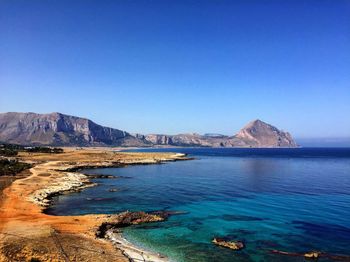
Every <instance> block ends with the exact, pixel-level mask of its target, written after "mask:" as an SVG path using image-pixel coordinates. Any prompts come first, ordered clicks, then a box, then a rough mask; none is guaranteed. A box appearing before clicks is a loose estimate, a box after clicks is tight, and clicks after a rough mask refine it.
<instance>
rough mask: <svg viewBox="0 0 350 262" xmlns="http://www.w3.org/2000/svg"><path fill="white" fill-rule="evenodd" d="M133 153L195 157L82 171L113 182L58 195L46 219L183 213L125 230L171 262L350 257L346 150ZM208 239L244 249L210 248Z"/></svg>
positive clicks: (349, 161)
mask: <svg viewBox="0 0 350 262" xmlns="http://www.w3.org/2000/svg"><path fill="white" fill-rule="evenodd" d="M133 151H142V152H149V151H152V152H154V151H156V152H181V153H186V154H188V155H189V156H190V157H193V158H194V160H190V161H177V162H170V163H164V164H159V165H137V166H128V167H123V168H103V169H87V170H83V171H82V172H83V173H88V174H108V175H114V176H117V177H118V178H117V179H94V180H93V181H94V182H96V183H98V186H96V187H92V188H88V189H85V190H84V191H82V192H79V193H73V194H69V195H60V196H57V197H56V198H55V199H54V204H53V205H52V206H51V208H50V209H49V210H47V212H48V213H50V214H55V215H80V214H91V213H94V214H96V213H97V214H98V213H110V214H113V213H118V212H122V211H126V210H129V211H140V210H142V211H156V210H167V211H181V212H183V213H181V214H178V215H174V216H171V217H170V218H169V219H168V220H167V221H165V222H158V223H150V224H141V225H136V226H131V227H128V228H125V229H124V231H123V234H124V236H125V238H126V239H128V240H129V241H130V242H132V243H135V244H136V245H138V246H140V247H142V248H145V249H147V250H150V251H153V252H157V253H160V254H163V255H165V256H167V257H168V258H169V259H170V260H171V261H179V262H180V261H208V262H209V261H222V262H225V261H304V260H305V259H304V257H303V254H304V253H306V252H309V251H319V252H322V256H321V258H320V259H319V261H333V260H336V259H341V260H345V261H349V260H350V148H292V149H286V148H279V149H239V148H163V149H139V150H133ZM111 189H112V190H111ZM111 191H112V192H111ZM215 237H220V238H225V239H227V240H233V241H238V240H239V241H242V242H244V244H245V248H244V249H243V250H241V251H233V250H230V249H226V248H222V247H219V246H216V245H214V244H213V243H212V240H213V238H215ZM280 251H282V252H287V253H286V255H283V254H281V253H280Z"/></svg>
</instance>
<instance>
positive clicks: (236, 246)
mask: <svg viewBox="0 0 350 262" xmlns="http://www.w3.org/2000/svg"><path fill="white" fill-rule="evenodd" d="M212 242H213V243H214V244H215V245H217V246H221V247H226V248H229V249H232V250H241V249H243V248H244V247H245V246H244V243H243V242H242V241H226V240H225V239H223V238H217V237H215V238H214V239H213V241H212Z"/></svg>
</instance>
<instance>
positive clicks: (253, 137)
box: [140, 120, 297, 147]
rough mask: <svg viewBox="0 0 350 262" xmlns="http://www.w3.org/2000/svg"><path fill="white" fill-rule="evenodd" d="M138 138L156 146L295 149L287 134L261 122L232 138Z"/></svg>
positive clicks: (185, 136) (184, 135) (174, 136)
mask: <svg viewBox="0 0 350 262" xmlns="http://www.w3.org/2000/svg"><path fill="white" fill-rule="evenodd" d="M140 138H143V139H145V140H146V141H149V142H151V143H152V144H156V145H172V146H208V147H296V146H297V144H296V143H295V142H294V140H293V138H292V137H291V135H290V134H289V133H288V132H283V131H281V130H278V129H277V128H276V127H274V126H272V125H269V124H267V123H264V122H263V121H261V120H255V121H252V122H250V123H249V124H248V125H246V126H245V127H244V128H242V129H241V130H240V131H239V132H238V133H237V134H236V135H234V136H224V135H219V134H206V135H199V134H180V135H171V136H169V135H159V134H152V135H145V136H140Z"/></svg>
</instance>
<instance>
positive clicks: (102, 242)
mask: <svg viewBox="0 0 350 262" xmlns="http://www.w3.org/2000/svg"><path fill="white" fill-rule="evenodd" d="M20 158H21V160H22V161H27V162H31V163H33V165H34V166H33V168H31V169H30V172H31V175H30V176H28V177H26V178H24V179H18V180H16V181H15V182H14V183H12V184H11V185H10V186H9V187H8V188H6V189H5V190H4V192H3V195H4V201H3V202H2V203H1V211H3V212H2V213H1V215H0V261H1V262H2V261H23V260H24V261H27V260H31V259H37V260H39V261H67V260H68V261H71V260H73V261H106V257H108V258H111V257H115V259H113V261H138V259H140V257H147V258H152V261H168V260H167V258H165V257H164V256H161V255H159V254H155V253H152V252H148V251H146V250H143V249H141V248H139V247H136V246H135V245H133V244H131V243H130V242H128V241H127V240H126V239H124V238H123V236H122V234H121V231H120V228H121V227H123V226H127V225H131V224H138V223H147V222H156V221H163V220H165V219H167V217H168V216H169V215H170V214H169V213H168V212H161V211H159V212H155V213H150V214H147V213H144V212H124V213H121V214H116V215H103V214H102V215H84V216H52V215H48V214H45V210H46V209H47V208H48V207H49V205H50V203H51V199H52V197H53V196H55V195H58V194H64V193H69V192H76V191H80V190H82V189H84V188H87V187H91V186H95V185H96V184H94V183H92V182H91V181H90V179H91V178H93V177H89V175H85V174H82V173H80V172H79V171H80V170H81V169H83V168H102V167H123V166H126V165H138V164H160V163H164V162H167V161H179V160H188V159H190V158H187V157H186V155H183V154H173V153H172V154H171V153H118V152H106V151H101V150H100V151H99V150H89V149H85V150H79V151H77V150H66V152H65V153H63V154H59V155H58V154H57V155H52V154H51V155H50V154H22V155H21V156H20ZM108 225H109V226H108ZM103 226H105V227H106V230H105V232H104V233H103V234H102V235H101V234H100V235H99V233H98V232H100V231H101V227H103ZM75 243H80V244H79V246H78V248H79V252H77V249H76V248H77V245H76V244H75ZM91 247H94V250H95V251H94V252H95V253H94V252H92V251H91ZM89 250H90V251H89Z"/></svg>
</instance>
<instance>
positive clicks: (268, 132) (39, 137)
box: [0, 112, 297, 147]
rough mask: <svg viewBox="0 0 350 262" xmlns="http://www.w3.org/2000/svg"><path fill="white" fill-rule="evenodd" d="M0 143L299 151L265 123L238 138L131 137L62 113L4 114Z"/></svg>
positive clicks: (284, 134) (193, 135)
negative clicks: (292, 148) (272, 148)
mask: <svg viewBox="0 0 350 262" xmlns="http://www.w3.org/2000/svg"><path fill="white" fill-rule="evenodd" d="M0 141H2V142H6V143H14V144H24V145H51V146H137V147H140V146H142V147H145V146H192V147H296V146H297V145H296V143H295V142H294V140H293V138H292V137H291V135H290V134H289V133H288V132H283V131H281V130H279V129H277V128H276V127H274V126H272V125H269V124H267V123H264V122H263V121H261V120H255V121H252V122H250V123H249V124H248V125H246V126H245V127H244V128H242V129H241V130H240V131H239V132H238V133H237V134H236V135H233V136H225V135H220V134H206V135H200V134H196V133H189V134H178V135H164V134H150V135H142V134H134V135H132V134H130V133H128V132H125V131H122V130H119V129H114V128H110V127H104V126H100V125H98V124H96V123H94V122H92V121H91V120H89V119H86V118H80V117H75V116H69V115H64V114H61V113H51V114H35V113H14V112H12V113H2V114H0Z"/></svg>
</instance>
